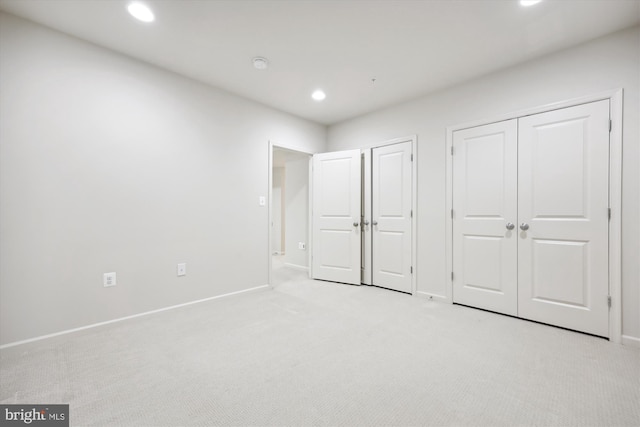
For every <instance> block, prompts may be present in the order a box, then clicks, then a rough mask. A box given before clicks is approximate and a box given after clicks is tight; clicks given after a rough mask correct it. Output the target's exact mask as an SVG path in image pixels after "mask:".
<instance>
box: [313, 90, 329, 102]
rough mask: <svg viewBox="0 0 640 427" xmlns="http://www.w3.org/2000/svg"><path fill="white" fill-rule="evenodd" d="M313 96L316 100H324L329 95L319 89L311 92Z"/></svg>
mask: <svg viewBox="0 0 640 427" xmlns="http://www.w3.org/2000/svg"><path fill="white" fill-rule="evenodd" d="M311 97H312V98H313V99H315V100H316V101H323V100H324V99H325V98H326V97H327V94H326V93H324V92H323V91H322V90H320V89H318V90H316V91H314V92H313V93H312V94H311Z"/></svg>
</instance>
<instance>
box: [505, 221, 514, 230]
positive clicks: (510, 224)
mask: <svg viewBox="0 0 640 427" xmlns="http://www.w3.org/2000/svg"><path fill="white" fill-rule="evenodd" d="M514 228H516V226H515V224H512V223H510V222H508V223H507V230H513V229H514Z"/></svg>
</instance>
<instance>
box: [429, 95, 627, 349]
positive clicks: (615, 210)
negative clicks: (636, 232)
mask: <svg viewBox="0 0 640 427" xmlns="http://www.w3.org/2000/svg"><path fill="white" fill-rule="evenodd" d="M601 100H609V101H610V113H609V114H610V115H609V117H610V120H611V124H612V127H611V132H610V133H609V207H610V208H611V218H610V220H609V238H608V240H609V264H608V267H609V295H610V296H611V307H610V309H609V331H608V332H609V333H608V335H609V340H610V341H611V342H614V343H621V342H622V301H621V296H622V280H621V277H622V263H621V260H622V257H621V253H622V244H621V242H622V238H621V236H622V229H621V214H622V107H623V89H615V90H609V91H604V92H599V93H595V94H592V95H587V96H583V97H578V98H572V99H568V100H564V101H560V102H556V103H551V104H546V105H541V106H537V107H532V108H528V109H523V110H517V111H513V112H510V113H506V114H503V115H500V116H497V117H494V118H493V119H488V120H476V121H473V122H467V123H462V124H459V125H454V126H449V127H447V129H446V177H445V178H446V184H445V186H446V210H445V212H444V215H445V229H446V241H445V254H446V260H445V263H446V269H445V277H443V282H444V283H445V287H444V292H443V293H442V294H426V293H423V294H424V295H425V296H429V297H432V298H434V299H440V300H442V301H445V302H448V303H453V279H452V272H453V216H454V215H455V214H456V213H455V212H453V156H452V155H451V150H452V147H453V135H454V132H456V131H459V130H463V129H468V128H472V127H477V126H483V125H487V124H491V123H496V122H501V121H506V120H511V119H518V118H521V117H526V116H529V115H533V114H539V113H545V112H549V111H553V110H558V109H562V108H567V107H573V106H578V105H581V104H587V103H592V102H595V101H601Z"/></svg>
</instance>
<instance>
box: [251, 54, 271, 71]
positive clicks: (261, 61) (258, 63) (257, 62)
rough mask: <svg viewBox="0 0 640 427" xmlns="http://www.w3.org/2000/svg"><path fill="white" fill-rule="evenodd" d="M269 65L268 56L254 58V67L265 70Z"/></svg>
mask: <svg viewBox="0 0 640 427" xmlns="http://www.w3.org/2000/svg"><path fill="white" fill-rule="evenodd" d="M268 66H269V61H267V58H263V57H261V56H256V57H255V58H253V67H254V68H256V69H257V70H264V69H265V68H267V67H268Z"/></svg>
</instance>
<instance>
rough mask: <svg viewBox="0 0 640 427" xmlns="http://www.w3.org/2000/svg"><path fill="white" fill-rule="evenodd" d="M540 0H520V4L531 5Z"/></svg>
mask: <svg viewBox="0 0 640 427" xmlns="http://www.w3.org/2000/svg"><path fill="white" fill-rule="evenodd" d="M541 1H542V0H520V5H521V6H533V5H534V4H538V3H540V2H541Z"/></svg>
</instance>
